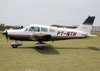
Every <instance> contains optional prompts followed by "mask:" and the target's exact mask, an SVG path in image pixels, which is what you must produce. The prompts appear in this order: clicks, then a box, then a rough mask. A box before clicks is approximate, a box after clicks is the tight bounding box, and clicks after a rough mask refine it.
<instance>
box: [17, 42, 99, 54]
mask: <svg viewBox="0 0 100 71" xmlns="http://www.w3.org/2000/svg"><path fill="white" fill-rule="evenodd" d="M18 49H35V50H36V51H37V52H39V53H41V54H44V55H59V54H60V53H59V52H58V50H57V49H67V50H69V49H74V50H78V49H86V50H95V51H100V48H97V47H93V46H88V47H86V48H81V47H79V48H78V47H75V48H73V47H53V46H52V45H50V44H48V47H45V48H44V49H42V50H41V49H37V48H34V47H19V48H18Z"/></svg>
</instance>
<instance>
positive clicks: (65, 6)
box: [0, 0, 100, 26]
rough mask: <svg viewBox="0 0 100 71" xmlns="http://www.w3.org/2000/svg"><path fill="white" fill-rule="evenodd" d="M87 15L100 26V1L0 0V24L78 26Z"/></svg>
mask: <svg viewBox="0 0 100 71" xmlns="http://www.w3.org/2000/svg"><path fill="white" fill-rule="evenodd" d="M89 15H93V16H96V19H95V22H94V25H96V26H97V25H99V26H100V0H0V24H6V25H24V26H28V25H30V24H43V25H51V24H59V25H80V24H81V23H82V22H83V21H84V20H85V19H86V18H87V17H88V16H89Z"/></svg>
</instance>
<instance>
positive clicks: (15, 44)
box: [11, 41, 22, 48]
mask: <svg viewBox="0 0 100 71" xmlns="http://www.w3.org/2000/svg"><path fill="white" fill-rule="evenodd" d="M21 45H22V43H18V42H16V41H15V42H13V43H12V44H11V46H12V48H17V47H18V46H21Z"/></svg>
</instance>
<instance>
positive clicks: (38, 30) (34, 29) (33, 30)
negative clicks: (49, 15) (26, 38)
mask: <svg viewBox="0 0 100 71" xmlns="http://www.w3.org/2000/svg"><path fill="white" fill-rule="evenodd" d="M29 31H32V32H40V27H30V28H29Z"/></svg>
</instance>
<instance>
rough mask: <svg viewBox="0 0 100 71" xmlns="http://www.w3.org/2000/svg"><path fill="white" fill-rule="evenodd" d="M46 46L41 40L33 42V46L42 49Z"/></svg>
mask: <svg viewBox="0 0 100 71" xmlns="http://www.w3.org/2000/svg"><path fill="white" fill-rule="evenodd" d="M47 46H48V45H47V44H45V43H43V42H42V41H38V43H36V44H35V48H38V49H44V48H45V47H47Z"/></svg>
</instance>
